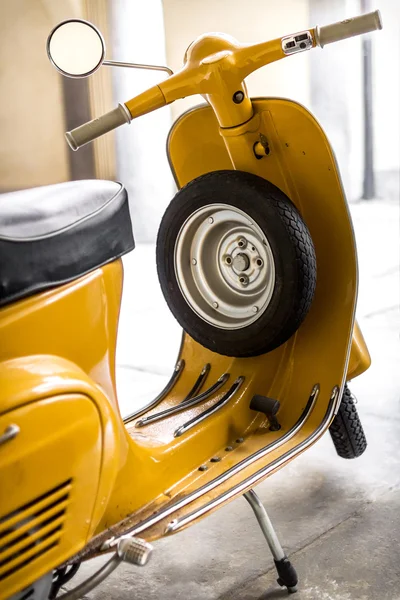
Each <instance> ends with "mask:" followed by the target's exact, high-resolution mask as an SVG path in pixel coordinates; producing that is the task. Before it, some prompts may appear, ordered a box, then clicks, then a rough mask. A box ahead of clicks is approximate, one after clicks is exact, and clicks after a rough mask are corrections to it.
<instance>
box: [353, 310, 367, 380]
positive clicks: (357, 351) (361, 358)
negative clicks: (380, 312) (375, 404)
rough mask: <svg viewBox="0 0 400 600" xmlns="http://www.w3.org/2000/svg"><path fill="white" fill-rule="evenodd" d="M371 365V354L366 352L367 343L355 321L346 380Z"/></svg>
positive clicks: (356, 375) (359, 373)
mask: <svg viewBox="0 0 400 600" xmlns="http://www.w3.org/2000/svg"><path fill="white" fill-rule="evenodd" d="M370 366H371V356H370V354H369V352H368V348H367V344H366V343H365V340H364V336H363V334H362V332H361V329H360V326H359V324H358V323H357V321H356V323H355V325H354V330H353V339H352V342H351V352H350V360H349V368H348V370H347V380H348V381H350V379H354V378H355V377H358V376H359V375H361V374H362V373H364V372H365V371H366V370H367V369H369V367H370Z"/></svg>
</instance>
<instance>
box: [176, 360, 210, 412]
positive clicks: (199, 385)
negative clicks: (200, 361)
mask: <svg viewBox="0 0 400 600" xmlns="http://www.w3.org/2000/svg"><path fill="white" fill-rule="evenodd" d="M210 369H211V365H210V363H207V364H205V365H204V367H203V368H202V370H201V371H200V375H199V376H198V378H197V379H196V381H195V382H194V385H193V387H192V389H191V390H190V392H189V393H188V395H187V396H185V398H184V399H183V400H182V403H183V402H186V400H190V398H194V396H196V394H198V393H199V391H200V390H201V388H202V386H203V383H204V382H205V380H206V379H207V375H208V374H209V372H210Z"/></svg>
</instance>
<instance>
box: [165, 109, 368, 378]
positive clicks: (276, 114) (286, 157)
mask: <svg viewBox="0 0 400 600" xmlns="http://www.w3.org/2000/svg"><path fill="white" fill-rule="evenodd" d="M253 105H254V108H255V111H254V112H255V115H254V117H253V118H252V119H251V120H250V121H249V122H247V123H245V124H244V125H242V126H239V127H236V128H232V129H228V130H222V129H220V128H219V126H218V122H217V120H216V118H215V117H214V115H213V112H212V110H211V109H210V108H209V107H208V106H206V105H204V106H201V107H199V108H197V109H193V110H192V111H188V112H187V113H185V114H184V115H183V116H182V117H181V118H180V119H179V121H178V122H177V124H176V125H175V127H174V128H173V129H172V131H171V134H170V138H169V149H170V153H171V167H172V168H173V171H174V173H175V178H176V182H177V185H178V186H183V185H185V184H186V183H188V182H189V181H191V180H192V179H195V178H196V177H198V176H199V175H202V174H203V173H207V172H209V171H215V170H219V169H232V168H236V169H239V170H243V171H249V172H252V173H254V174H256V175H259V176H261V177H264V178H265V179H268V180H269V181H272V183H274V184H275V185H277V186H278V187H279V188H280V189H282V190H283V191H284V192H285V193H286V194H287V195H288V196H289V197H290V198H291V199H292V201H293V202H294V203H295V204H296V205H297V207H298V208H299V209H300V212H301V213H302V215H303V217H304V218H305V220H306V222H307V225H308V227H309V229H310V231H311V234H312V237H313V240H314V242H315V238H317V239H320V238H321V237H325V236H326V232H327V230H328V225H329V217H328V215H329V211H332V212H333V213H335V214H336V218H335V219H334V221H332V223H334V222H335V223H336V228H337V229H336V230H335V231H332V229H331V231H330V234H331V236H335V237H337V235H339V236H340V235H342V228H343V229H344V226H343V222H342V221H341V219H343V220H344V221H345V223H346V229H348V228H349V227H350V229H351V223H349V214H348V209H347V205H346V201H345V198H344V193H343V189H342V186H341V182H340V174H339V172H338V171H337V165H336V160H335V157H334V155H333V153H332V150H331V149H330V147H329V142H328V140H327V139H326V138H325V135H324V133H323V131H322V129H321V128H320V126H319V125H318V123H317V122H316V121H315V119H314V118H313V117H312V115H311V114H310V113H309V112H308V111H307V110H306V109H305V108H304V107H302V106H301V105H299V104H297V103H294V102H291V101H289V100H283V99H277V98H275V99H274V98H270V99H268V98H265V99H260V100H255V101H253ZM260 134H261V135H263V136H265V137H266V138H267V140H268V144H269V146H270V150H271V153H270V154H269V155H268V156H264V157H263V158H261V159H257V158H256V157H255V153H254V146H255V145H256V144H257V143H259V142H258V140H259V139H260ZM321 157H323V158H322V159H321ZM323 161H325V163H326V164H325V166H323ZM314 167H319V169H318V168H314ZM312 197H314V199H313V200H311V198H312ZM309 198H310V200H309ZM339 211H340V212H339ZM351 251H352V252H353V255H354V256H356V255H355V254H354V253H355V252H356V249H355V246H354V244H352V249H351ZM329 256H330V253H329V248H327V249H326V260H327V262H328V260H329ZM318 258H319V257H318ZM343 260H345V255H343ZM322 268H324V269H325V268H327V267H322ZM318 273H319V275H318V279H320V273H321V267H320V262H318ZM324 285H327V286H328V285H329V281H326V284H324ZM354 293H355V290H354ZM370 364H371V359H370V356H369V353H368V349H367V347H366V344H365V341H364V338H363V336H362V333H361V330H360V328H359V326H358V324H357V323H356V324H355V327H354V333H353V336H352V344H351V354H350V362H349V371H348V375H347V379H352V378H354V377H357V376H358V375H360V374H361V373H363V372H364V371H366V370H367V369H368V367H369V366H370Z"/></svg>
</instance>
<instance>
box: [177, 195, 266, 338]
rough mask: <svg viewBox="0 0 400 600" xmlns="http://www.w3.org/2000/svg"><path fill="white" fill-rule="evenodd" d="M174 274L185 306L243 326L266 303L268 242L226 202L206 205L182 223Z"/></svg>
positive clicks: (219, 322) (211, 319)
mask: <svg viewBox="0 0 400 600" xmlns="http://www.w3.org/2000/svg"><path fill="white" fill-rule="evenodd" d="M174 267H175V276H176V279H177V282H178V285H179V288H180V290H181V292H182V295H183V297H184V298H185V300H186V302H187V303H188V305H189V306H190V307H191V309H192V310H193V311H194V312H195V313H196V314H197V315H198V316H199V317H201V318H202V319H203V320H204V321H206V322H207V323H209V324H210V325H214V326H216V327H218V328H220V329H242V328H243V327H247V326H248V325H250V324H251V323H254V322H255V321H257V320H258V319H259V318H260V317H261V315H262V314H263V312H264V311H265V310H266V308H267V307H268V305H269V303H270V301H271V298H272V294H273V291H274V287H275V263H274V257H273V254H272V250H271V246H270V245H269V243H268V240H267V238H266V236H265V234H264V233H263V231H262V229H261V228H260V227H259V225H258V224H257V223H256V222H255V221H254V219H252V218H251V217H250V216H249V215H247V214H246V213H245V212H243V211H242V210H240V209H238V208H236V207H234V206H231V205H228V204H209V205H207V206H204V207H202V208H200V209H199V210H197V211H195V212H194V213H193V214H192V215H190V217H189V218H188V219H186V221H185V222H184V224H183V225H182V227H181V229H180V231H179V233H178V236H177V239H176V242H175V249H174Z"/></svg>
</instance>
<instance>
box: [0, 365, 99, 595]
mask: <svg viewBox="0 0 400 600" xmlns="http://www.w3.org/2000/svg"><path fill="white" fill-rule="evenodd" d="M45 361H46V357H40V360H39V361H35V360H34V357H33V359H32V360H31V359H30V358H27V359H21V361H18V359H15V360H14V361H6V362H5V363H2V364H1V365H0V381H2V384H3V383H4V384H5V387H6V390H3V389H2V391H1V396H2V398H3V397H4V396H3V394H4V395H5V394H6V393H7V392H10V393H11V396H13V399H14V400H15V401H17V404H16V406H14V408H13V409H12V410H10V411H8V412H6V413H4V414H2V415H1V416H0V432H3V431H4V430H5V429H6V427H7V426H8V425H10V424H17V425H18V427H19V428H20V433H19V434H18V435H17V437H16V438H15V439H13V440H11V441H10V442H8V443H7V444H6V445H4V446H1V447H0V478H1V486H0V538H1V548H0V557H1V561H0V598H7V597H9V596H10V595H12V594H13V593H14V592H18V591H20V590H21V589H23V588H25V587H26V586H27V585H29V584H30V583H32V581H33V580H35V579H37V578H38V577H39V576H41V575H43V574H45V573H47V572H48V570H49V565H54V564H60V563H61V562H62V561H63V560H67V559H68V558H69V557H70V556H71V553H73V552H74V551H78V550H79V549H80V548H81V547H82V545H83V544H84V543H85V541H86V540H87V539H88V538H89V537H90V534H91V527H90V526H91V519H90V517H91V515H92V512H93V509H94V507H95V504H96V503H97V493H98V486H99V478H100V468H101V458H102V445H103V441H102V435H101V434H102V432H101V423H100V418H99V413H98V410H97V408H96V405H95V404H94V403H93V402H92V401H91V399H90V398H88V397H87V396H85V395H83V394H80V393H77V392H75V391H71V392H70V393H67V394H60V395H58V394H57V387H58V386H57V384H55V382H54V379H53V382H52V384H51V387H50V389H49V391H50V393H51V397H50V398H46V392H45V389H46V387H45V382H43V383H42V390H41V391H39V388H38V387H37V388H36V391H37V392H38V394H37V398H38V399H37V400H36V401H34V400H33V398H32V396H31V391H32V390H31V387H30V386H29V384H30V383H32V381H33V379H38V378H37V377H36V375H35V373H34V368H35V364H37V366H38V367H39V369H41V368H42V365H43V364H44V363H45ZM11 363H14V364H11ZM17 363H18V364H17ZM28 363H29V364H28ZM29 371H31V372H32V377H31V378H30V377H29ZM15 377H16V378H18V380H15ZM55 377H56V375H55V374H54V373H53V378H55ZM14 383H15V386H13V384H14ZM24 384H25V387H24V390H23V391H22V386H23V385H24ZM39 398H41V399H39ZM23 533H24V534H25V537H23V538H22V539H20V536H21V535H22V534H23ZM33 541H35V546H34V547H33V548H32V547H31V544H32V542H33ZM36 555H37V558H36V559H35V561H34V562H35V570H34V572H33V571H32V569H31V567H30V565H29V564H28V565H26V566H24V562H25V561H26V560H27V559H28V558H30V557H33V556H36Z"/></svg>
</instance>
